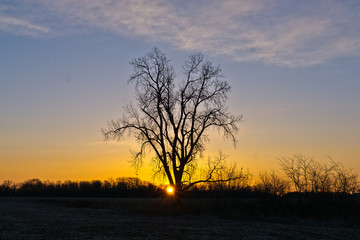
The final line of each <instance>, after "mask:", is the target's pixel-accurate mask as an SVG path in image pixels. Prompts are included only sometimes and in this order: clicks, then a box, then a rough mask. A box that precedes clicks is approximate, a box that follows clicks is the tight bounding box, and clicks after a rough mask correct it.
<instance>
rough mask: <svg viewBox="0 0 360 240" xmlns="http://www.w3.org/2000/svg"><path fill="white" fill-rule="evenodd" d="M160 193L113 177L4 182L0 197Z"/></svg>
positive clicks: (137, 181)
mask: <svg viewBox="0 0 360 240" xmlns="http://www.w3.org/2000/svg"><path fill="white" fill-rule="evenodd" d="M162 192H163V190H162V189H161V188H159V187H158V186H156V185H154V184H152V183H149V182H146V181H141V180H140V179H139V178H116V179H109V180H105V181H100V180H92V181H64V182H61V181H57V182H51V181H41V180H40V179H36V178H35V179H30V180H27V181H25V182H23V183H20V184H15V183H13V182H11V181H4V182H3V183H2V184H1V185H0V196H37V197H154V196H158V195H159V194H161V193H162Z"/></svg>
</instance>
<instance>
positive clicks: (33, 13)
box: [0, 0, 360, 182]
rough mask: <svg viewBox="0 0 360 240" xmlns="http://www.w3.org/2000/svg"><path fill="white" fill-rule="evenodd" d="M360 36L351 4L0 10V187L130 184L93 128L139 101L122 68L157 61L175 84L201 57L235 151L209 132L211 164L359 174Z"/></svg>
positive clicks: (115, 154)
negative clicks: (305, 165) (221, 90)
mask: <svg viewBox="0 0 360 240" xmlns="http://www.w3.org/2000/svg"><path fill="white" fill-rule="evenodd" d="M359 23H360V2H359V1H357V0H354V1H352V0H348V1H331V0H327V1H325V0H324V1H310V0H309V1H307V0H302V1H300V0H299V1H296V0H293V1H287V0H286V1H285V0H283V1H282V0H279V1H276V0H274V1H273V0H269V1H267V0H262V1H256V0H253V1H245V0H239V1H216V0H209V1H205V0H199V1H190V0H185V1H163V0H154V1H145V0H132V1H130V0H123V1H121V0H119V1H113V0H104V1H97V0H62V1H46V0H23V1H20V0H0V182H2V181H4V180H8V179H9V180H12V181H14V182H21V181H24V180H26V179H30V178H40V179H42V180H45V179H48V180H54V181H55V180H66V179H70V180H90V179H100V180H103V179H107V178H110V177H113V178H115V177H122V176H135V170H134V169H132V168H130V163H129V159H130V158H131V154H130V150H131V149H135V148H136V146H137V145H136V143H135V142H134V141H133V140H132V139H131V137H129V138H127V139H125V140H123V141H121V142H104V141H103V140H104V139H103V136H102V134H101V128H102V127H105V126H106V124H107V122H108V121H109V120H111V119H117V118H119V117H120V116H121V115H122V112H123V106H124V105H125V104H127V103H129V102H134V101H135V98H134V95H135V91H134V85H132V84H128V83H127V80H128V79H129V75H130V74H131V70H132V69H131V67H130V65H129V61H130V60H132V59H133V58H136V57H139V56H143V55H144V54H145V53H146V52H149V51H150V50H151V49H152V48H153V47H158V48H159V49H160V50H161V51H163V52H164V53H165V54H166V55H167V56H168V57H169V58H171V59H172V63H173V64H174V66H175V69H176V70H177V76H178V77H179V80H181V77H182V76H181V66H182V64H183V62H184V61H185V60H186V57H187V56H188V55H190V54H192V53H197V52H201V53H203V54H204V55H205V57H206V58H207V59H209V60H210V61H212V62H213V63H214V64H219V65H220V66H221V68H222V70H223V74H224V75H225V79H226V81H227V82H228V83H229V84H230V85H231V86H232V89H231V93H230V95H229V100H228V105H229V109H230V111H231V112H232V113H233V114H235V115H243V118H242V122H241V123H240V125H239V128H240V130H239V133H238V135H237V136H238V140H239V141H238V144H237V146H236V148H234V147H233V144H231V142H228V141H224V139H223V138H222V137H221V136H219V135H218V134H216V132H215V133H214V134H212V135H211V141H210V142H209V144H208V145H207V150H206V152H205V154H204V155H205V156H213V155H214V154H216V152H217V151H218V150H222V151H223V152H224V153H226V154H227V155H228V160H229V161H230V162H237V165H238V166H240V167H243V168H244V169H249V170H250V171H251V172H253V173H256V172H259V171H265V170H269V169H275V170H276V169H279V164H278V162H277V158H278V157H282V156H292V155H293V154H298V153H300V154H304V155H308V156H314V158H315V159H317V160H319V161H327V160H328V158H329V157H331V158H332V159H334V160H336V161H340V162H342V163H343V164H344V165H345V166H347V167H351V168H354V169H355V170H357V171H358V170H359V169H360V124H359V123H360V107H359V105H360V67H359V66H360V24H359ZM150 156H151V154H149V157H150ZM201 161H205V160H204V159H202V160H200V162H201ZM138 176H139V177H141V178H142V179H144V180H151V179H152V178H151V176H152V173H151V167H150V166H149V165H147V164H145V166H144V168H143V169H142V170H141V171H140V172H139V175H138Z"/></svg>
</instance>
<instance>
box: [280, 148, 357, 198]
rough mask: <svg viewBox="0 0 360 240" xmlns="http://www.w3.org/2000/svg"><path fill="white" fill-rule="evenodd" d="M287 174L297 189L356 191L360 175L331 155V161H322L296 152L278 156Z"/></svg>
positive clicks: (301, 190) (308, 190) (304, 190)
mask: <svg viewBox="0 0 360 240" xmlns="http://www.w3.org/2000/svg"><path fill="white" fill-rule="evenodd" d="M278 160H279V164H280V166H281V168H282V170H283V172H284V173H285V175H286V176H287V177H288V178H289V179H290V180H291V181H292V182H293V184H294V187H295V191H297V192H299V193H301V192H337V193H355V192H357V191H358V188H359V184H358V176H357V174H356V173H355V172H353V170H352V169H350V168H345V167H344V165H343V164H341V163H340V162H336V161H334V160H333V159H331V158H330V157H329V162H327V163H320V162H318V161H316V160H315V159H314V158H313V157H309V156H305V155H301V154H295V155H293V156H292V157H281V158H278Z"/></svg>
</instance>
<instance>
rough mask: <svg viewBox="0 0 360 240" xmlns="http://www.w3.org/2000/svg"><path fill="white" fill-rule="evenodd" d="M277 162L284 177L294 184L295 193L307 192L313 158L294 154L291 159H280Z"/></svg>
mask: <svg viewBox="0 0 360 240" xmlns="http://www.w3.org/2000/svg"><path fill="white" fill-rule="evenodd" d="M278 161H279V164H280V166H281V168H282V170H283V172H284V173H285V175H286V176H287V177H288V178H289V179H290V180H291V181H292V182H293V183H294V186H295V191H297V192H307V191H309V186H310V184H309V183H310V174H311V173H310V172H311V171H310V169H311V166H312V165H313V164H314V160H313V157H309V156H305V155H301V154H295V155H293V156H292V157H280V158H278Z"/></svg>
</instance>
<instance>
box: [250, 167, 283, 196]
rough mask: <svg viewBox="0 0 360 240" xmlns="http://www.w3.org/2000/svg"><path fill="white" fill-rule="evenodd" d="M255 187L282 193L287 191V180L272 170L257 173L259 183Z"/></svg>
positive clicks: (273, 192) (269, 191) (275, 193)
mask: <svg viewBox="0 0 360 240" xmlns="http://www.w3.org/2000/svg"><path fill="white" fill-rule="evenodd" d="M257 187H258V188H259V189H260V190H261V191H263V192H266V193H270V194H273V195H283V194H285V193H286V192H288V190H289V188H290V185H289V182H288V181H286V180H284V179H283V178H281V177H280V176H279V175H278V174H276V172H275V171H274V170H272V171H269V172H268V171H265V172H261V173H259V183H258V184H257Z"/></svg>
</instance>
